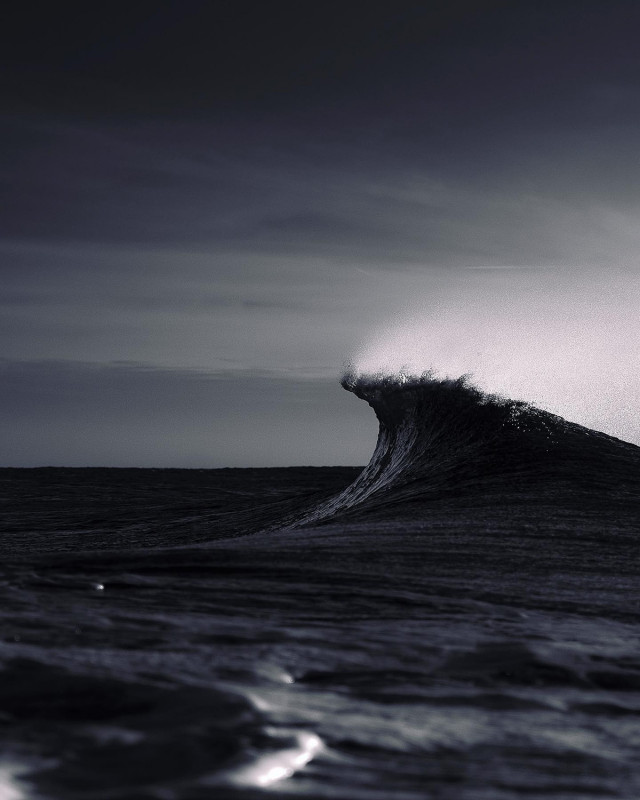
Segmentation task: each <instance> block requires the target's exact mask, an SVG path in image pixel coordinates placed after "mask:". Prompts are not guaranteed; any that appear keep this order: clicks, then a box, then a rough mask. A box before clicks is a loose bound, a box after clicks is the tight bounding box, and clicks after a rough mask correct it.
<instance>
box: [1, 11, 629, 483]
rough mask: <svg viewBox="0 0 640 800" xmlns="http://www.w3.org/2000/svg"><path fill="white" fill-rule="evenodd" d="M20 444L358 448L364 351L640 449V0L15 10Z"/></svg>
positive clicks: (5, 320)
mask: <svg viewBox="0 0 640 800" xmlns="http://www.w3.org/2000/svg"><path fill="white" fill-rule="evenodd" d="M10 13H11V14H12V15H13V18H12V20H11V24H9V25H7V26H5V30H4V31H3V33H2V37H3V40H6V41H3V42H2V45H3V46H2V48H1V55H0V60H1V61H2V66H3V70H2V71H3V74H4V75H5V76H8V77H7V78H6V79H5V82H4V83H3V84H2V88H3V94H4V97H5V102H4V103H3V109H4V110H3V112H2V116H1V118H2V128H1V134H0V135H1V137H2V147H1V148H0V153H1V155H0V169H1V175H2V192H3V193H4V194H5V197H4V200H5V202H4V208H5V211H4V212H3V216H2V220H1V230H0V232H1V238H0V256H1V258H0V264H1V266H0V270H1V277H2V281H1V282H0V305H1V308H2V317H1V323H0V331H1V333H0V336H1V343H2V348H1V350H0V354H1V356H2V358H1V359H0V379H1V380H0V410H1V419H2V424H1V426H0V463H2V464H4V465H7V466H9V465H14V466H30V465H42V464H53V465H78V466H85V465H113V466H129V465H131V466H191V467H208V466H211V467H222V466H253V465H257V466H270V465H288V464H341V463H342V464H358V463H364V462H365V461H366V460H368V457H369V455H370V453H371V450H372V448H373V444H374V441H375V433H376V424H375V419H374V418H373V415H372V413H371V411H370V409H368V408H367V407H366V405H365V404H364V403H362V402H358V401H356V400H355V399H354V398H353V397H352V396H350V395H348V394H347V393H345V392H344V391H342V390H341V389H340V387H339V385H338V381H337V379H338V377H339V374H340V371H341V369H342V365H343V363H344V362H345V361H348V360H354V361H355V362H356V364H358V365H359V366H361V368H363V369H368V370H375V369H379V368H387V369H395V368H399V366H402V365H404V364H413V365H415V368H416V369H422V368H425V369H426V368H428V367H434V368H435V369H436V370H440V371H443V372H455V371H458V370H459V371H460V372H472V373H473V374H474V376H475V377H476V379H477V380H478V382H479V383H480V384H481V385H482V387H483V388H485V389H487V390H489V391H496V392H502V393H506V394H510V395H516V396H519V397H522V398H524V399H528V400H532V401H535V402H538V403H540V404H542V405H544V406H545V407H547V408H550V409H551V410H553V411H556V412H557V413H561V414H563V415H566V416H567V417H569V418H572V419H574V420H575V421H578V422H582V423H583V424H588V425H590V426H592V427H595V428H598V429H601V430H605V431H607V432H610V433H613V434H615V435H618V436H621V437H623V438H626V439H628V440H630V441H635V442H638V443H640V427H639V426H638V423H637V422H636V417H637V414H636V409H637V408H638V400H639V399H640V388H639V386H640V384H639V378H638V374H637V373H638V370H637V353H638V352H640V350H639V348H638V344H640V342H639V341H638V338H639V334H638V330H639V329H640V325H638V309H639V308H640V305H639V302H638V301H639V300H640V247H639V240H640V210H639V209H640V191H639V189H638V187H639V186H640V159H639V157H638V154H637V151H638V148H637V142H638V139H639V134H640V56H638V54H637V45H636V42H637V39H638V35H640V6H638V4H637V3H635V2H631V0H629V1H628V2H627V1H617V0H613V1H612V0H608V1H607V2H605V1H604V0H601V1H600V0H581V1H580V2H577V0H576V1H575V2H574V1H573V0H566V2H561V3H558V2H551V1H550V0H549V2H545V1H544V0H543V1H542V2H538V3H535V4H532V3H529V2H526V1H525V0H522V2H519V0H516V2H513V0H510V2H506V1H503V0H495V1H493V0H486V1H485V2H483V1H482V0H477V1H476V2H462V0H449V2H446V3H445V2H439V1H434V2H432V3H429V4H425V3H419V2H398V3H394V4H392V5H389V4H382V5H381V6H371V7H367V8H366V9H364V10H363V7H362V6H361V4H356V3H353V4H349V3H346V4H345V3H340V4H338V3H332V2H328V3H325V4H319V5H318V6H317V7H316V6H314V7H311V6H309V5H308V4H300V3H294V2H273V3H269V4H264V3H258V2H235V3H226V2H222V3H208V2H204V0H202V1H201V0H194V2H191V3H188V4H185V3H181V2H177V0H176V1H175V2H174V1H173V0H171V1H169V0H162V2H138V1H137V0H134V1H133V2H130V3H127V4H126V5H125V4H115V5H114V6H113V8H110V10H109V14H108V15H107V14H106V12H100V11H96V10H95V9H89V8H86V9H85V10H83V11H81V12H78V10H77V9H72V7H71V4H69V6H68V7H67V6H66V5H65V4H62V5H61V6H60V5H56V6H55V8H54V7H53V6H52V7H50V8H45V9H40V11H39V13H38V14H36V15H34V14H32V13H31V11H30V10H29V4H28V3H27V4H25V5H24V7H23V6H20V7H14V8H13V9H12V11H11V12H10Z"/></svg>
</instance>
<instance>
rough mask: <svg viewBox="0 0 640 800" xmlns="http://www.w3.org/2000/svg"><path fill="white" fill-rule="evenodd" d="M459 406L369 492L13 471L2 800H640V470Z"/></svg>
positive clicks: (202, 475) (258, 478) (263, 478)
mask: <svg viewBox="0 0 640 800" xmlns="http://www.w3.org/2000/svg"><path fill="white" fill-rule="evenodd" d="M383 388H384V387H383ZM436 389H437V390H438V391H441V390H442V391H446V393H447V394H446V398H445V399H446V403H444V405H442V404H441V407H442V409H444V411H443V412H442V413H440V415H439V416H438V414H435V415H434V414H433V413H432V411H433V409H434V408H437V407H438V403H439V400H438V396H435V398H434V396H433V386H431V385H430V386H428V387H426V388H425V387H424V386H423V385H419V386H417V387H413V388H411V387H409V389H405V388H401V389H399V388H397V387H396V388H393V387H392V389H391V390H389V389H388V387H387V388H385V390H384V391H383V392H382V393H381V392H380V391H379V389H378V388H376V389H375V392H374V395H373V396H370V397H369V398H368V399H369V401H370V402H371V404H372V405H373V406H374V410H375V411H376V413H377V414H378V417H379V419H380V423H381V433H380V439H379V443H378V447H377V449H376V452H375V453H374V457H373V459H372V461H371V464H370V465H369V466H368V467H367V468H366V469H365V470H364V471H363V472H362V473H361V474H360V475H359V474H358V473H359V472H360V471H359V470H356V469H346V468H335V469H329V468H327V469H290V470H211V471H182V470H55V469H51V470H0V481H2V486H3V487H4V492H3V498H4V502H3V509H2V510H3V519H4V527H3V532H2V544H1V549H2V560H1V561H0V615H1V619H2V641H1V642H0V667H1V670H2V671H0V677H1V680H0V735H1V737H2V752H3V756H2V760H1V761H0V797H1V798H2V800H27V799H29V800H76V799H77V800H92V799H94V798H95V800H98V799H100V800H152V799H155V800H202V799H203V798H207V799H208V800H209V799H210V800H225V798H237V799H238V800H239V799H245V798H247V799H248V798H268V797H278V798H280V797H292V798H294V797H299V798H333V799H334V800H387V798H393V800H424V798H437V799H438V800H484V799H485V798H486V800H507V799H509V800H510V799H511V798H520V797H528V798H553V800H565V799H566V800H569V798H570V799H571V800H581V799H582V798H584V799H585V800H586V798H589V800H593V798H602V800H604V798H623V799H624V800H635V798H637V797H639V796H640V767H638V764H639V763H640V637H639V633H640V604H639V602H638V590H639V588H640V566H639V564H640V562H639V560H638V556H639V555H640V552H639V547H638V536H639V527H640V525H639V523H640V505H639V503H640V493H639V492H638V486H639V482H640V471H639V470H638V464H639V463H640V459H639V456H638V453H640V450H638V448H635V447H633V446H632V445H626V444H625V443H622V442H618V441H617V440H614V439H611V438H610V437H604V436H602V435H599V434H595V433H594V432H591V431H586V430H585V429H581V428H579V427H578V426H571V425H569V424H566V423H563V422H562V421H561V420H558V419H557V418H552V417H551V416H549V415H542V416H541V415H540V414H538V413H535V414H534V413H532V414H529V413H528V412H527V413H524V412H522V413H520V412H521V411H522V409H520V408H516V411H518V413H517V414H514V413H513V410H514V409H513V408H509V407H507V406H505V405H504V404H501V403H495V404H494V405H490V404H488V403H487V402H486V400H481V402H479V401H478V398H477V397H474V396H472V395H469V394H468V392H467V390H465V389H464V387H462V388H461V387H460V386H459V385H458V386H457V387H453V388H452V387H451V386H448V387H444V389H443V387H440V388H439V389H438V387H436ZM360 390H361V393H362V394H363V395H364V394H367V393H369V394H370V387H359V391H360ZM465 392H466V394H465ZM381 398H382V399H381ZM427 399H428V400H429V404H428V405H429V408H430V409H431V411H429V413H426V412H425V402H426V400H427ZM467 401H469V402H467ZM381 403H382V405H381ZM465 404H466V405H465ZM452 409H453V412H452V411H451V410H452ZM344 487H349V488H346V489H345V488H344Z"/></svg>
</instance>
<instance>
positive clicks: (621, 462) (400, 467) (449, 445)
mask: <svg viewBox="0 0 640 800" xmlns="http://www.w3.org/2000/svg"><path fill="white" fill-rule="evenodd" d="M341 384H342V386H343V387H344V388H345V389H346V390H347V391H350V392H352V393H353V394H355V395H356V397H358V398H360V399H362V400H365V401H366V402H367V403H368V404H369V405H370V406H371V407H372V409H373V411H374V413H375V415H376V417H377V418H378V422H379V433H378V441H377V444H376V447H375V451H374V453H373V456H372V457H371V460H370V462H369V464H368V465H367V466H366V467H365V469H364V470H363V472H362V473H361V474H360V475H359V476H358V478H357V479H356V481H355V482H354V483H352V484H351V485H350V486H349V487H347V488H346V489H345V490H344V491H342V492H340V493H339V494H337V495H336V496H335V497H333V498H331V499H330V500H328V501H326V502H324V503H321V504H320V505H319V506H318V507H316V508H315V509H314V510H313V511H311V512H310V513H308V514H306V515H305V516H304V517H303V518H302V519H301V520H300V521H301V522H303V523H309V522H316V521H319V520H321V519H325V518H328V517H332V516H334V515H336V514H340V513H345V512H348V513H350V514H351V515H353V513H356V512H358V511H367V510H371V509H374V508H378V509H379V508H380V507H382V506H389V505H392V506H393V507H394V513H397V511H398V505H399V504H401V503H407V502H411V503H413V504H415V503H416V502H417V501H421V500H423V501H427V500H436V499H442V498H446V497H448V498H451V497H462V496H470V495H480V494H482V495H483V496H485V497H488V498H491V497H492V496H494V497H495V496H496V494H499V495H500V496H501V498H502V500H505V498H507V497H509V496H511V497H513V496H518V498H519V500H521V499H522V496H523V495H526V494H529V495H533V494H534V493H535V495H536V496H537V497H538V498H539V499H543V498H544V497H545V496H546V497H549V496H553V498H554V501H561V500H563V499H564V500H570V499H573V500H576V499H578V498H579V497H582V496H585V495H589V496H593V493H594V492H595V493H596V494H597V495H598V496H599V497H600V498H602V499H604V498H605V497H606V496H607V495H609V494H615V496H616V498H618V499H620V497H623V496H625V495H628V496H630V497H631V496H633V497H637V495H638V492H639V490H640V447H637V446H636V445H633V444H629V443H627V442H623V441H621V440H619V439H616V438H614V437H612V436H609V435H607V434H604V433H600V432H597V431H594V430H590V429H589V428H585V427H583V426H581V425H577V424H575V423H571V422H568V421H566V420H564V419H563V418H562V417H559V416H557V415H555V414H551V413H549V412H546V411H542V410H540V409H538V408H535V407H534V406H531V405H529V404H527V403H525V402H522V401H516V400H510V399H507V398H504V397H500V396H497V395H491V394H487V393H484V392H482V391H481V390H480V389H478V388H476V387H475V386H473V384H472V383H471V381H470V379H469V376H466V375H463V376H461V377H460V378H457V379H451V378H437V377H436V376H435V375H434V373H433V372H430V371H429V372H425V373H423V374H422V375H419V376H411V375H406V374H402V373H401V374H399V375H392V376H389V375H380V374H379V375H359V374H358V373H356V372H355V371H352V370H349V371H348V372H346V373H345V374H344V375H343V377H342V380H341Z"/></svg>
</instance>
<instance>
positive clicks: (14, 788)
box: [0, 761, 29, 800]
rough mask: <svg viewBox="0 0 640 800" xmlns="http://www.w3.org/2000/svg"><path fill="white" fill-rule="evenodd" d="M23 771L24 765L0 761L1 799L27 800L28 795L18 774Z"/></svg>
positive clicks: (21, 773)
mask: <svg viewBox="0 0 640 800" xmlns="http://www.w3.org/2000/svg"><path fill="white" fill-rule="evenodd" d="M24 772H25V769H24V767H21V766H20V765H19V764H15V763H13V762H7V761H5V762H1V763H0V798H2V800H28V797H29V795H28V794H27V792H26V789H25V787H24V785H23V784H22V782H21V781H20V775H23V774H24Z"/></svg>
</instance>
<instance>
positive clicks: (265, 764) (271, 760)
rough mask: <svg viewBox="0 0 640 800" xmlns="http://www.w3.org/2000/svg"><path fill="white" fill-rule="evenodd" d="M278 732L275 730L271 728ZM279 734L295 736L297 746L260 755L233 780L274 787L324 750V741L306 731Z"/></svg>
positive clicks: (257, 785)
mask: <svg viewBox="0 0 640 800" xmlns="http://www.w3.org/2000/svg"><path fill="white" fill-rule="evenodd" d="M269 732H270V733H276V732H275V731H269ZM277 735H279V736H282V735H286V736H288V737H293V738H294V740H295V745H294V746H293V747H288V748H286V749H283V750H278V751H276V752H275V753H269V754H267V755H263V756H259V757H258V758H257V759H256V760H255V761H254V762H253V763H251V764H248V765H245V766H243V767H240V768H239V769H237V770H235V771H234V772H233V773H232V774H231V775H229V779H230V781H231V782H232V783H235V784H237V785H240V786H256V787H266V786H271V785H272V784H274V783H277V782H278V781H282V780H285V779H286V778H290V777H291V776H292V775H293V774H295V773H296V772H298V771H299V770H301V769H302V768H303V767H305V766H306V765H307V764H308V763H309V762H310V761H311V760H312V759H313V758H314V757H315V756H316V755H317V754H318V752H319V751H320V750H321V749H322V740H321V739H320V738H319V737H318V736H316V735H315V734H314V733H307V732H306V731H283V730H279V731H277Z"/></svg>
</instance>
